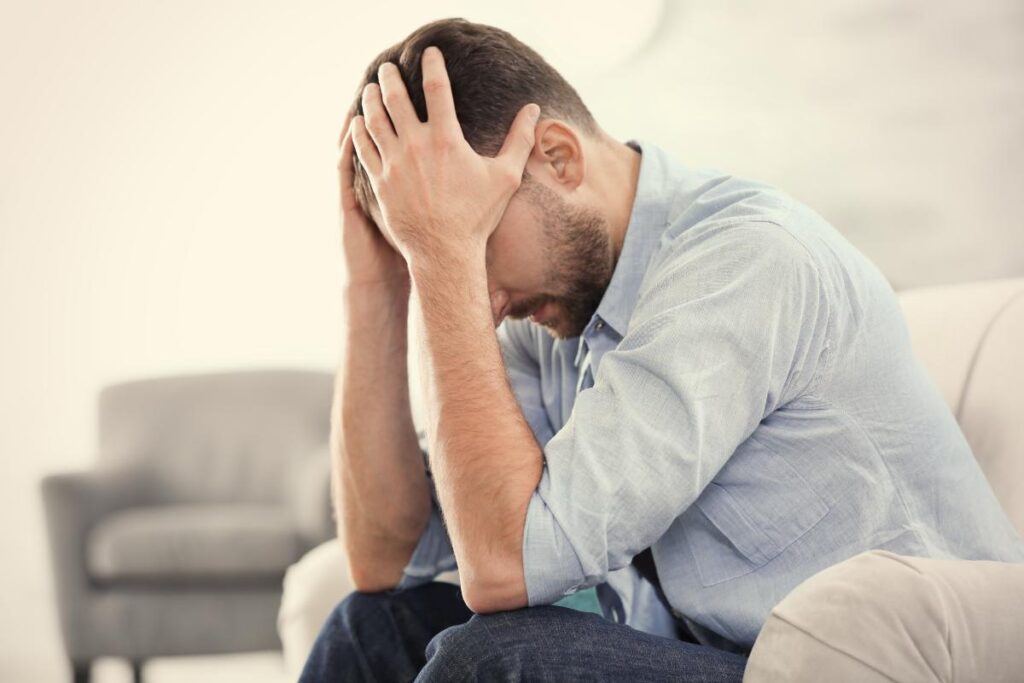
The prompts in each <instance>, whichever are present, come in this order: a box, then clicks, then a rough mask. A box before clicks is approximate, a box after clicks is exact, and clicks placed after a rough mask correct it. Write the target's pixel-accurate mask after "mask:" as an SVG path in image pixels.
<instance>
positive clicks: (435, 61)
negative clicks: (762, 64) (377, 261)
mask: <svg viewBox="0 0 1024 683" xmlns="http://www.w3.org/2000/svg"><path fill="white" fill-rule="evenodd" d="M422 59H423V90H424V95H425V98H426V100H427V112H428V123H422V122H420V121H419V119H418V117H417V116H416V113H415V111H414V110H413V108H412V104H411V102H410V101H409V99H408V95H407V93H406V92H405V89H404V85H403V83H402V80H401V76H400V75H399V74H398V72H397V67H395V66H394V65H393V64H387V63H385V64H383V65H382V66H381V69H380V73H379V80H380V86H377V85H376V84H370V85H368V86H367V87H366V89H364V92H363V111H364V112H365V114H366V118H365V120H364V119H363V117H356V118H355V119H354V120H353V126H352V132H353V141H354V143H355V147H356V150H357V152H358V154H359V160H360V162H361V163H362V165H363V167H364V168H365V169H366V170H367V174H368V175H369V178H370V182H371V184H372V186H373V189H374V194H375V195H376V197H377V199H378V201H379V202H380V206H381V211H382V215H383V218H384V223H385V225H386V227H387V229H388V231H389V233H390V235H391V237H392V238H393V239H394V241H395V243H396V245H397V247H398V249H399V250H400V251H401V252H402V255H403V257H404V258H405V260H406V262H407V263H408V265H409V272H410V276H411V280H412V286H413V289H414V291H415V293H416V294H417V295H418V297H417V300H418V302H419V305H418V307H415V308H414V316H413V317H414V319H415V320H416V324H418V325H420V326H421V337H422V339H423V350H424V353H423V360H424V361H425V363H424V365H425V368H424V369H425V374H424V381H425V384H426V388H427V402H426V403H427V407H428V424H427V432H428V434H429V435H430V437H431V444H430V445H431V448H430V451H431V456H430V457H431V466H432V470H433V472H434V479H435V483H436V485H437V491H438V497H439V499H440V503H441V507H442V509H443V510H444V512H445V515H446V519H447V524H448V529H449V534H450V536H451V540H452V545H453V548H454V551H455V556H456V558H457V561H458V565H459V574H460V579H461V583H462V593H463V597H464V599H465V600H466V603H467V604H468V605H469V607H470V608H471V609H473V610H475V611H478V612H492V611H498V610H507V609H513V608H516V607H521V606H523V605H525V604H526V602H527V596H526V583H525V578H524V572H523V559H522V539H523V525H524V522H525V518H526V508H527V506H528V504H529V501H530V497H531V495H532V493H533V491H534V490H535V489H536V487H537V483H538V482H539V481H540V473H541V469H542V464H543V463H542V456H541V449H540V447H539V446H538V445H537V442H536V440H535V439H534V435H533V433H532V432H531V430H530V427H529V425H528V424H527V422H526V420H525V419H524V417H523V414H522V412H521V411H520V409H519V406H518V405H517V403H516V401H515V398H514V397H513V394H512V391H511V389H510V388H509V385H508V380H507V378H506V376H505V372H504V366H503V365H502V357H501V353H500V351H499V346H498V341H497V338H496V336H495V332H494V319H493V316H492V311H491V302H490V298H489V294H488V289H487V273H486V265H485V251H486V245H487V239H488V238H489V237H490V234H491V233H492V232H493V231H494V228H495V227H496V226H497V224H498V222H499V221H500V219H501V216H502V214H503V213H504V211H505V207H506V206H507V205H508V201H509V199H510V198H511V197H512V195H513V194H514V193H515V191H516V189H517V188H518V186H519V183H520V182H521V180H522V176H523V169H524V167H525V164H526V160H527V158H528V157H529V154H530V152H531V151H532V149H533V144H534V130H535V127H536V123H537V119H538V117H539V114H540V109H539V107H537V106H536V105H528V106H526V107H524V108H523V109H522V110H521V111H520V112H519V115H518V116H517V117H516V120H515V122H514V123H513V125H512V128H511V130H510V132H509V135H508V137H507V138H506V142H505V145H504V147H503V148H502V150H501V152H499V154H498V155H497V156H496V157H494V158H485V157H481V156H479V155H477V154H476V152H475V151H473V149H472V148H471V147H470V146H469V144H468V143H467V142H466V141H465V139H464V138H463V137H462V134H461V130H460V128H459V124H458V120H457V119H456V117H455V105H454V102H453V99H452V93H451V85H450V83H449V82H448V76H447V72H446V71H445V68H444V60H443V57H442V55H441V53H440V51H439V50H437V49H436V48H428V49H427V50H426V51H425V52H424V54H423V58H422ZM382 91H383V92H382ZM385 100H386V101H387V103H388V105H387V106H388V109H387V111H385V108H384V101H385ZM389 115H390V117H389ZM389 118H390V121H389ZM392 125H393V126H394V127H393V128H392ZM384 159H387V164H386V165H385V163H384ZM385 166H387V170H386V171H385ZM467 188H472V190H473V191H472V192H468V191H467Z"/></svg>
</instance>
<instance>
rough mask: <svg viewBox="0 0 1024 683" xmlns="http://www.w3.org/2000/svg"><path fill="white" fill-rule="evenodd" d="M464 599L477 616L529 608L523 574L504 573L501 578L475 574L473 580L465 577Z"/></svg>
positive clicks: (463, 584) (463, 585)
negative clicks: (511, 574) (510, 574)
mask: <svg viewBox="0 0 1024 683" xmlns="http://www.w3.org/2000/svg"><path fill="white" fill-rule="evenodd" d="M462 573H463V572H461V571H460V574H462ZM462 599H463V600H464V601H465V603H466V607H469V609H470V610H471V611H472V612H474V613H475V614H493V613H494V612H508V611H509V610H514V609H521V608H523V607H528V606H529V600H528V598H527V595H526V582H525V579H524V577H523V575H522V573H519V575H518V576H509V572H504V573H503V575H502V576H500V577H496V576H484V577H481V576H479V575H478V574H476V573H474V574H473V578H466V577H463V578H462Z"/></svg>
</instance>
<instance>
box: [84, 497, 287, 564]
mask: <svg viewBox="0 0 1024 683" xmlns="http://www.w3.org/2000/svg"><path fill="white" fill-rule="evenodd" d="M298 551H299V547H298V538H297V536H296V534H295V532H294V531H293V529H292V526H291V523H290V521H289V519H288V514H287V512H286V511H285V510H284V509H283V508H280V507H277V506H264V505H176V506H161V507H148V508H133V509H128V510H124V511H121V512H118V513H116V514H113V515H111V516H109V517H107V518H105V519H103V520H102V521H101V522H100V523H99V524H97V525H96V526H95V527H94V528H93V530H92V532H91V533H90V534H89V538H88V540H87V545H86V555H87V560H86V561H87V566H88V569H89V573H90V575H91V576H92V577H93V578H94V579H97V580H99V581H103V582H120V581H133V582H138V581H141V582H175V583H181V582H204V581H232V582H237V581H239V580H254V581H263V580H266V581H280V579H281V577H282V576H283V575H284V572H285V569H286V568H287V567H288V565H290V564H291V563H292V562H294V561H295V559H296V558H297V555H298Z"/></svg>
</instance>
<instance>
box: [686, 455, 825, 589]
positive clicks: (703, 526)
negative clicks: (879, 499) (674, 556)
mask: <svg viewBox="0 0 1024 683" xmlns="http://www.w3.org/2000/svg"><path fill="white" fill-rule="evenodd" d="M828 511H829V505H828V503H827V502H826V501H825V500H824V499H823V498H822V497H821V496H820V495H818V493H817V492H816V491H815V490H814V489H813V488H812V487H811V485H810V484H808V482H807V481H806V480H805V479H804V478H803V477H802V476H800V473H799V472H798V471H797V470H796V469H795V468H794V467H793V466H792V465H790V464H789V462H787V461H786V459H785V458H784V457H783V456H781V455H779V454H778V453H776V452H774V451H773V450H771V449H770V448H768V447H767V446H765V445H764V444H762V443H761V442H759V441H757V440H756V439H754V438H753V437H751V438H750V439H748V440H747V441H746V442H744V444H743V445H742V446H741V447H740V448H739V449H737V451H736V453H735V454H734V455H733V457H732V458H730V460H729V462H728V463H726V466H725V467H723V468H722V471H721V472H719V474H718V476H716V477H715V479H714V480H713V481H712V482H711V483H710V484H709V485H708V486H707V488H705V489H704V491H703V492H702V493H701V495H700V497H698V498H697V501H696V502H695V503H694V505H693V506H692V507H691V508H690V509H689V510H688V511H687V514H686V516H687V524H686V527H685V528H686V539H687V543H688V545H689V546H690V549H691V551H692V553H693V556H694V560H695V562H696V565H697V571H698V573H699V574H700V578H701V582H702V583H703V585H705V586H713V585H715V584H718V583H722V582H724V581H729V580H731V579H735V578H738V577H740V576H743V575H745V574H749V573H750V572H752V571H754V570H756V569H758V568H760V567H762V566H764V565H765V564H767V563H768V562H771V561H772V560H773V559H775V558H776V557H777V556H778V555H779V554H780V553H782V551H783V550H785V549H786V548H787V547H789V546H790V545H792V544H793V543H795V542H796V541H797V540H798V539H800V538H801V537H802V536H803V535H804V534H806V533H807V532H808V531H809V530H810V529H811V528H812V527H813V526H814V525H815V524H817V523H818V522H819V521H820V520H821V519H822V518H823V517H824V516H825V515H826V514H828Z"/></svg>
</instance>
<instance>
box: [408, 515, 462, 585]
mask: <svg viewBox="0 0 1024 683" xmlns="http://www.w3.org/2000/svg"><path fill="white" fill-rule="evenodd" d="M452 569H455V552H454V551H453V550H452V542H451V539H450V538H449V537H448V530H447V529H445V527H444V522H443V521H441V513H440V511H439V510H438V509H437V506H436V505H432V506H431V508H430V520H429V521H428V522H427V527H426V529H424V530H423V534H422V535H421V536H420V540H419V542H418V543H417V544H416V549H415V550H413V551H412V557H411V558H409V564H407V565H406V566H405V569H403V570H402V579H401V580H400V581H399V582H398V586H396V589H397V590H404V589H406V588H415V587H416V586H422V585H423V584H426V583H430V582H431V581H433V580H434V578H435V577H437V575H438V574H441V573H443V572H446V571H449V570H452Z"/></svg>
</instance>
